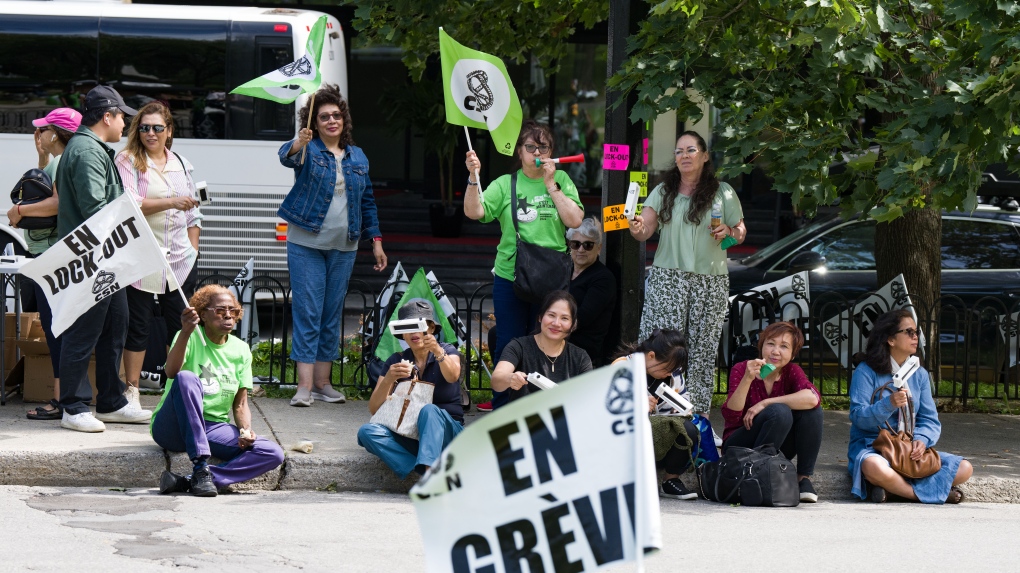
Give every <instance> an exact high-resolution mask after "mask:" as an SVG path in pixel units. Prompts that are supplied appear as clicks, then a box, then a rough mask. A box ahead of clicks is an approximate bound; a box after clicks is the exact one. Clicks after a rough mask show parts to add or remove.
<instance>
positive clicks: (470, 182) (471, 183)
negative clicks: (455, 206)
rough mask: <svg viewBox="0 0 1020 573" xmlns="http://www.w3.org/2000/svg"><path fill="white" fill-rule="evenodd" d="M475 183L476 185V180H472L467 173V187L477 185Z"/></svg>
mask: <svg viewBox="0 0 1020 573" xmlns="http://www.w3.org/2000/svg"><path fill="white" fill-rule="evenodd" d="M477 185H478V182H477V181H472V180H471V176H470V175H468V182H467V186H468V187H475V186H477Z"/></svg>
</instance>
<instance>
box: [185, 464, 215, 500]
mask: <svg viewBox="0 0 1020 573" xmlns="http://www.w3.org/2000/svg"><path fill="white" fill-rule="evenodd" d="M191 495H193V496H195V497H216V486H215V485H214V484H213V481H212V474H210V473H209V468H208V466H202V467H200V468H198V469H197V470H195V473H193V474H191Z"/></svg>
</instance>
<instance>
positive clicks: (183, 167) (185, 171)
mask: <svg viewBox="0 0 1020 573" xmlns="http://www.w3.org/2000/svg"><path fill="white" fill-rule="evenodd" d="M170 153H173V154H174V157H176V158H177V161H180V162H181V169H183V170H184V178H185V179H187V180H188V183H190V184H191V186H192V187H194V186H195V184H194V181H192V180H191V173H188V166H187V165H185V164H184V159H182V158H181V156H180V154H179V153H177V152H176V151H174V150H172V149H171V150H170Z"/></svg>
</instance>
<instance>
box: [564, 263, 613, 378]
mask: <svg viewBox="0 0 1020 573" xmlns="http://www.w3.org/2000/svg"><path fill="white" fill-rule="evenodd" d="M570 294H571V295H572V296H573V297H574V300H576V301H577V330H575V331H574V333H573V334H571V335H570V342H571V343H572V344H574V345H577V346H579V347H581V348H582V349H583V350H584V351H585V352H587V353H588V357H589V358H591V362H592V365H593V366H602V365H604V364H608V362H607V361H606V358H605V357H606V355H607V354H608V352H606V350H607V349H606V348H605V346H606V344H605V340H606V335H607V334H608V333H609V323H610V321H612V319H613V307H614V306H616V277H614V276H613V273H612V272H611V271H610V270H609V269H607V268H606V266H605V265H603V264H602V263H601V262H599V261H597V260H596V261H595V262H594V263H592V264H591V266H590V267H588V268H586V269H584V270H583V271H581V274H579V275H577V278H576V279H574V280H572V281H570Z"/></svg>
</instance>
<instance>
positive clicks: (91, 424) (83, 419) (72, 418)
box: [60, 410, 106, 433]
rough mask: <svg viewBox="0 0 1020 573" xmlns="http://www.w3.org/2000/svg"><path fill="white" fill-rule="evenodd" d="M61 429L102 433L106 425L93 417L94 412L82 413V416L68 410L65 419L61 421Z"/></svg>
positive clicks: (65, 411)
mask: <svg viewBox="0 0 1020 573" xmlns="http://www.w3.org/2000/svg"><path fill="white" fill-rule="evenodd" d="M60 427H61V428H67V429H68V430H74V431H76V432H93V433H94V432H102V431H103V430H105V429H106V424H104V423H102V422H100V421H99V420H97V419H96V417H95V416H93V415H92V412H82V413H81V414H71V413H70V412H68V411H67V410H64V417H63V418H61V420H60Z"/></svg>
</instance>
